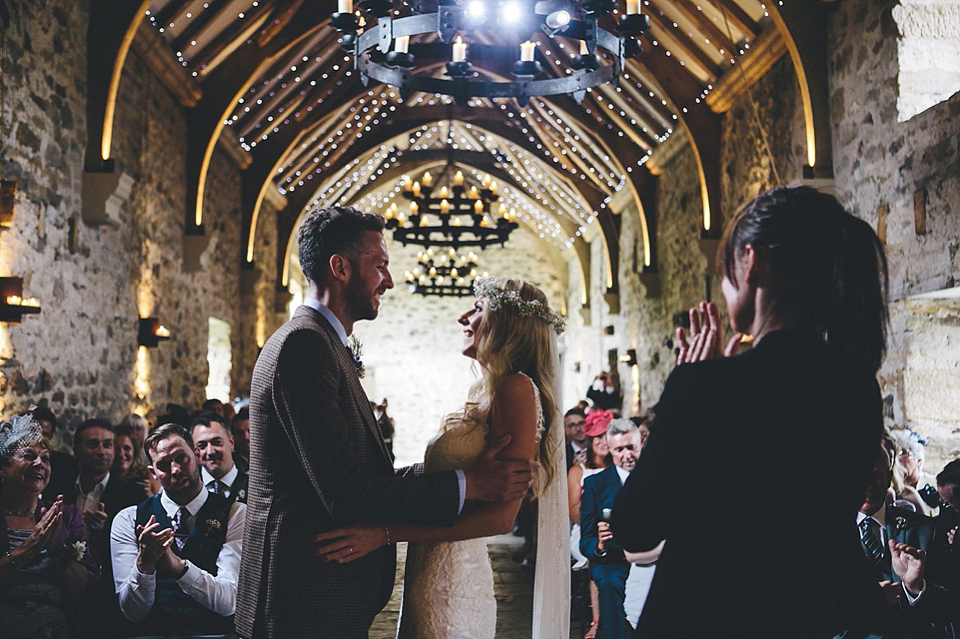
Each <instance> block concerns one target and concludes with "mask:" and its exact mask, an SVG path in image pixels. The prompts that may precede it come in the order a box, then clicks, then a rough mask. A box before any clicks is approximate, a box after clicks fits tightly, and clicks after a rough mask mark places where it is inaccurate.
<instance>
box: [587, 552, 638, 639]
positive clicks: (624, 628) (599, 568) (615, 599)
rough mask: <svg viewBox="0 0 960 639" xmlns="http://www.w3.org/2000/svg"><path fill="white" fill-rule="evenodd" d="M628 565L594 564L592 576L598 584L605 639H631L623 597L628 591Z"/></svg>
mask: <svg viewBox="0 0 960 639" xmlns="http://www.w3.org/2000/svg"><path fill="white" fill-rule="evenodd" d="M629 570H630V566H629V564H627V563H617V564H596V563H595V564H592V565H591V567H590V576H591V577H593V581H594V583H596V584H597V591H598V593H599V595H600V631H601V632H602V633H603V637H604V639H629V637H630V625H629V624H628V623H627V621H626V619H625V618H624V617H625V614H624V612H623V595H624V592H625V590H626V583H627V573H628V572H629Z"/></svg>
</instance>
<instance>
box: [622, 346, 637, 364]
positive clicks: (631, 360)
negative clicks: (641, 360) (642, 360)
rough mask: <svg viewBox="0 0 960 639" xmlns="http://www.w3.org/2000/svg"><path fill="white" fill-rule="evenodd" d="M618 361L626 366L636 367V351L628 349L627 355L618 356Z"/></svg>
mask: <svg viewBox="0 0 960 639" xmlns="http://www.w3.org/2000/svg"><path fill="white" fill-rule="evenodd" d="M620 361H621V362H623V363H624V364H626V365H627V366H636V365H637V349H635V348H628V349H627V354H626V355H621V356H620Z"/></svg>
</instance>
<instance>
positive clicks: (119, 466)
mask: <svg viewBox="0 0 960 639" xmlns="http://www.w3.org/2000/svg"><path fill="white" fill-rule="evenodd" d="M113 447H114V449H115V451H116V453H115V455H114V457H113V466H111V467H110V472H111V474H116V476H117V479H120V480H121V481H125V482H127V483H129V484H137V485H138V486H140V487H142V488H143V490H144V491H145V492H146V493H147V496H148V497H149V496H152V495H156V494H157V493H158V492H160V484H159V483H158V482H157V480H156V479H154V478H153V476H152V475H150V471H148V470H147V466H146V464H144V463H143V461H141V455H142V453H143V448H142V445H141V444H140V443H138V442H137V439H136V436H135V435H134V434H133V429H131V428H130V427H129V426H123V425H122V424H121V425H120V426H117V428H116V431H115V432H114V440H113Z"/></svg>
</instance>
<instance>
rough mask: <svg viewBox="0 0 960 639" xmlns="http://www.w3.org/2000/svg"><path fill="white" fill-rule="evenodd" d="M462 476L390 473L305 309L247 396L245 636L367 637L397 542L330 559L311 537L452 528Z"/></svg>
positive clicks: (334, 346) (342, 353) (320, 327)
mask: <svg viewBox="0 0 960 639" xmlns="http://www.w3.org/2000/svg"><path fill="white" fill-rule="evenodd" d="M458 503H459V487H458V481H457V477H456V473H454V472H452V471H451V472H447V473H437V474H424V473H423V470H422V465H418V466H416V467H412V468H406V469H401V470H394V468H393V465H392V462H391V461H390V457H389V454H388V452H387V449H386V447H385V445H384V442H383V438H382V435H381V433H380V430H379V428H378V427H377V423H376V419H375V418H374V415H373V412H372V411H371V410H370V403H369V401H368V400H367V397H366V395H365V393H364V392H363V389H362V387H361V386H360V382H359V379H358V377H357V367H356V365H355V363H354V360H353V357H352V356H351V354H350V353H349V351H348V350H347V348H346V347H345V346H344V345H343V344H342V343H341V342H340V339H339V337H338V336H337V333H336V331H335V330H334V328H333V327H332V326H331V325H330V324H329V322H327V320H326V319H325V318H324V317H323V316H322V315H321V314H320V313H318V312H317V311H315V310H314V309H312V308H310V307H308V306H301V307H300V308H299V309H297V311H296V312H295V314H294V317H293V319H292V320H291V321H289V322H287V323H286V324H285V325H284V326H282V327H281V328H280V329H279V330H278V331H277V332H276V333H275V334H274V335H273V336H272V337H271V338H270V339H269V340H268V341H267V343H266V344H265V345H264V347H263V350H262V352H261V354H260V357H259V359H258V361H257V364H256V366H255V367H254V371H253V380H252V385H251V393H250V485H249V490H248V492H247V519H246V526H245V529H244V537H243V560H242V564H241V568H240V578H239V588H238V593H237V615H236V626H237V632H238V633H239V634H240V635H241V636H242V637H247V638H253V637H256V638H260V637H278V638H279V637H282V638H283V639H295V638H297V637H309V638H311V639H322V638H324V637H337V638H338V639H344V638H353V637H366V636H367V629H368V628H369V626H370V623H371V622H372V620H373V617H374V616H375V615H376V614H377V613H378V612H379V611H380V610H381V609H382V608H383V606H384V605H385V604H386V602H387V600H388V599H389V597H390V593H391V591H392V588H393V582H394V574H395V570H396V548H395V547H394V546H393V545H388V546H383V547H381V548H380V549H378V550H376V551H374V552H372V553H370V554H368V555H366V556H365V557H362V558H360V559H357V560H355V561H353V562H350V563H347V564H342V565H338V564H335V563H324V562H322V561H321V560H320V559H318V558H317V557H315V556H314V553H313V551H314V548H315V545H314V542H313V537H314V536H315V535H316V534H317V533H320V532H324V531H327V530H331V529H333V528H336V527H339V526H343V525H346V524H350V523H356V522H373V523H420V524H435V525H451V524H452V523H453V522H454V521H455V519H456V516H457V509H458Z"/></svg>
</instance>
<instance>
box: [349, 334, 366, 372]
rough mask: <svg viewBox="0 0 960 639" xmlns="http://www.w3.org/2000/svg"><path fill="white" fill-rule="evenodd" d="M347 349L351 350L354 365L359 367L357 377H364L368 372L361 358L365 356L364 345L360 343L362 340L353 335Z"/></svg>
mask: <svg viewBox="0 0 960 639" xmlns="http://www.w3.org/2000/svg"><path fill="white" fill-rule="evenodd" d="M347 348H349V349H350V354H351V355H353V363H354V364H355V365H356V367H357V377H361V378H362V377H363V375H364V373H366V372H367V369H366V368H364V366H363V360H361V359H360V356H361V355H362V354H363V344H361V343H360V338H359V337H357V336H356V335H351V336H350V339H348V340H347Z"/></svg>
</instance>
